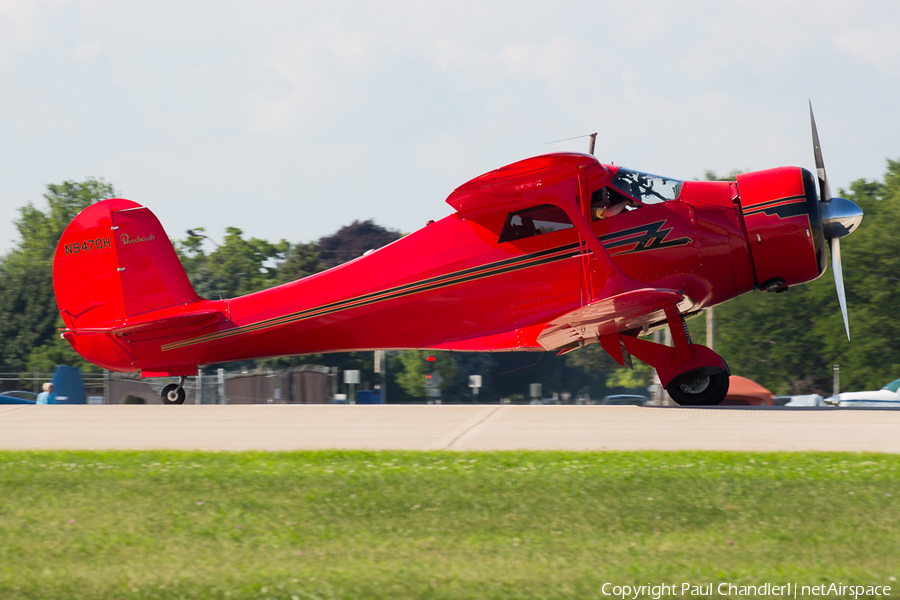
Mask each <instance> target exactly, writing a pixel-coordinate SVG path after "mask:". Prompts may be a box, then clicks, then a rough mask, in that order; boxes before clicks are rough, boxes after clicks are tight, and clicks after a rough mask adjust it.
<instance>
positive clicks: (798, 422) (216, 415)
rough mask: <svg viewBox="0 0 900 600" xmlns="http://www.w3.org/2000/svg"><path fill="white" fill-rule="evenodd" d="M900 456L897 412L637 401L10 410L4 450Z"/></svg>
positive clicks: (0, 415)
mask: <svg viewBox="0 0 900 600" xmlns="http://www.w3.org/2000/svg"><path fill="white" fill-rule="evenodd" d="M328 448H333V449H365V450H388V449H392V450H399V449H406V450H750V451H775V450H787V451H806V450H820V451H847V452H864V451H865V452H887V453H900V411H898V410H865V409H835V408H829V409H784V408H778V409H759V408H743V409H742V408H736V407H727V408H725V407H723V408H656V407H636V406H622V407H614V406H515V405H504V406H498V405H493V406H491V405H475V406H471V405H469V406H451V405H443V406H423V405H416V406H406V405H385V406H362V405H356V406H337V405H236V406H196V405H185V406H134V405H113V406H52V405H50V406H3V407H0V449H5V450H36V449H78V450H111V449H122V450H153V449H173V450H306V449H328Z"/></svg>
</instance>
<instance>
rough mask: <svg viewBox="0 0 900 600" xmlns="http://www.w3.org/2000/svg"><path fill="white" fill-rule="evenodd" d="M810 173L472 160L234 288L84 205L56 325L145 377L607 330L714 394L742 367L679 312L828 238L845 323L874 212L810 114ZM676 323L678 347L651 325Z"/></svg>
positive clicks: (798, 269) (631, 352)
mask: <svg viewBox="0 0 900 600" xmlns="http://www.w3.org/2000/svg"><path fill="white" fill-rule="evenodd" d="M810 118H811V120H812V129H813V146H814V152H815V159H816V167H817V172H818V181H819V190H820V194H819V196H818V197H817V194H816V189H815V183H814V176H813V175H812V174H811V173H810V172H809V171H806V170H804V169H801V168H799V167H783V168H777V169H769V170H765V171H757V172H753V173H745V174H743V175H738V176H737V182H706V181H702V182H698V181H692V182H682V181H679V180H676V179H671V178H667V177H658V176H655V175H650V174H646V173H641V172H638V171H633V170H630V169H626V168H624V167H618V166H613V165H604V164H601V163H599V162H598V161H597V160H596V159H595V158H594V157H593V156H590V155H584V154H573V153H557V154H547V155H544V156H537V157H534V158H529V159H527V160H523V161H520V162H517V163H514V164H511V165H508V166H506V167H502V168H500V169H497V170H495V171H491V172H490V173H486V174H484V175H482V176H480V177H477V178H475V179H473V180H471V181H469V182H468V183H465V184H463V185H462V186H460V187H459V188H457V189H456V190H455V191H454V192H453V193H452V194H450V197H449V198H447V202H448V203H449V204H450V206H452V207H453V208H454V210H455V212H454V213H453V214H451V215H450V216H448V217H446V218H444V219H441V220H440V221H437V222H429V223H428V225H426V226H425V227H424V228H422V229H420V230H419V231H416V232H415V233H412V234H410V235H407V236H405V237H403V238H401V239H399V240H397V241H395V242H393V243H391V244H389V245H387V246H385V247H383V248H380V249H378V250H375V251H370V252H367V253H366V254H365V255H363V256H361V257H359V258H357V259H355V260H352V261H350V262H348V263H345V264H343V265H340V266H338V267H335V268H333V269H330V270H328V271H324V272H322V273H318V274H315V275H312V276H310V277H306V278H304V279H300V280H298V281H294V282H291V283H287V284H284V285H280V286H278V287H275V288H272V289H268V290H264V291H261V292H256V293H253V294H248V295H246V296H242V297H239V298H232V299H228V300H205V299H203V298H200V297H199V296H197V293H196V292H195V291H194V289H193V287H192V286H191V284H190V282H189V281H188V278H187V275H186V274H185V271H184V268H183V267H182V265H181V263H180V262H179V260H178V257H177V255H176V253H175V250H174V249H173V247H172V245H171V243H170V242H169V238H168V236H167V235H166V233H165V231H164V230H163V228H162V226H161V225H160V223H159V221H158V220H157V219H156V217H155V216H154V215H153V213H151V212H150V210H148V209H147V208H145V207H143V206H141V205H139V204H137V203H135V202H132V201H130V200H124V199H119V198H116V199H111V200H105V201H103V202H98V203H96V204H93V205H91V206H89V207H87V208H86V209H84V210H83V211H82V212H81V213H80V214H79V215H78V216H77V217H76V218H75V219H74V220H73V221H72V223H71V224H70V225H69V226H68V227H67V228H66V230H65V232H64V233H63V235H62V238H61V239H60V242H59V245H58V247H57V248H56V254H55V257H54V263H53V285H54V289H55V292H56V299H57V303H58V305H59V308H60V312H61V314H62V316H63V320H64V321H65V325H66V329H65V331H64V332H63V333H62V336H63V337H64V338H65V339H67V340H68V341H69V342H70V343H71V344H72V346H73V347H74V348H75V350H76V351H78V353H79V354H81V356H83V357H84V358H86V359H87V360H89V361H91V362H93V363H95V364H97V365H99V366H101V367H104V368H106V369H110V370H112V371H122V372H138V371H139V372H140V373H141V375H142V376H144V377H160V376H180V377H181V379H180V382H179V383H178V384H171V385H169V386H166V388H165V389H164V390H163V394H162V395H163V400H164V402H166V403H170V404H181V403H183V402H184V398H185V392H184V389H183V387H182V386H183V384H184V381H185V377H186V376H189V375H194V374H196V372H197V368H198V367H199V366H202V365H205V364H211V363H222V362H228V361H237V360H246V359H252V358H261V357H268V356H281V355H292V354H306V353H317V352H340V351H351V350H373V349H406V348H419V349H425V348H427V349H433V350H461V351H475V352H495V351H509V350H520V351H556V352H568V351H571V350H574V349H577V348H579V347H581V346H584V345H586V344H593V343H599V344H600V345H601V346H602V347H603V349H604V350H605V351H606V352H608V353H609V354H610V355H611V356H612V357H613V358H614V359H615V360H616V361H617V362H618V363H619V364H620V365H625V364H630V361H631V356H635V357H637V358H639V359H640V360H642V361H644V362H646V363H648V364H649V365H651V366H652V367H654V368H655V369H656V371H657V373H658V375H659V379H660V381H661V383H662V385H663V386H665V388H666V390H667V391H668V392H669V394H670V396H671V397H672V398H673V399H674V400H675V401H676V402H678V403H679V404H683V405H714V404H718V403H720V402H721V401H722V399H723V398H724V397H725V394H726V392H727V391H728V376H729V369H728V365H727V364H726V363H725V361H724V360H723V359H722V358H721V357H720V356H719V355H717V354H716V353H715V352H713V351H712V350H710V349H709V348H707V347H705V346H702V345H699V344H694V343H692V342H691V337H690V333H689V332H688V328H687V326H686V324H685V317H686V316H689V315H691V314H694V313H697V312H699V311H702V310H703V309H705V308H708V307H711V306H714V305H716V304H720V303H722V302H725V301H726V300H729V299H731V298H734V297H736V296H738V295H740V294H744V293H746V292H749V291H751V290H754V289H760V290H766V291H770V292H773V291H774V292H781V291H784V290H786V289H787V288H788V286H791V285H797V284H801V283H805V282H808V281H811V280H813V279H816V278H817V277H819V276H820V275H822V273H823V272H824V271H825V268H826V266H827V256H826V247H827V246H829V245H830V246H831V252H832V257H833V259H832V260H833V271H834V274H835V283H836V287H837V291H838V297H839V299H840V304H841V310H842V313H843V316H844V323H845V327H847V336H848V339H849V335H850V334H849V326H848V325H847V313H846V301H845V299H844V290H843V282H842V277H841V262H840V245H839V243H840V242H839V240H840V238H841V237H843V236H846V235H847V234H849V233H851V232H852V231H853V230H854V229H855V228H856V227H857V226H858V225H859V223H860V221H861V220H862V211H861V210H860V209H859V208H858V207H857V206H856V205H855V204H853V203H852V202H850V201H849V200H845V199H842V198H832V197H831V193H830V191H829V187H828V180H827V178H826V176H825V169H824V163H823V161H822V154H821V151H820V148H819V141H818V135H817V133H816V127H815V120H814V118H813V117H812V108H810ZM663 326H668V327H669V330H670V331H671V334H672V340H673V346H672V347H669V346H664V345H661V344H656V343H653V342H651V341H648V340H646V339H641V338H640V337H638V336H639V335H641V334H645V333H647V332H649V331H651V330H654V329H656V328H660V327H663Z"/></svg>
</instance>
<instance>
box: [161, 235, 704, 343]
mask: <svg viewBox="0 0 900 600" xmlns="http://www.w3.org/2000/svg"><path fill="white" fill-rule="evenodd" d="M665 223H666V221H665V220H662V221H656V222H654V223H650V224H647V225H641V226H638V227H632V228H630V229H623V230H622V231H617V232H614V233H610V234H607V235H604V236H599V237H598V239H599V240H600V242H601V243H602V244H603V246H604V248H606V249H608V250H613V249H615V248H619V247H621V246H625V245H628V244H637V246H636V247H635V248H633V249H631V250H626V251H624V252H619V253H617V254H630V253H633V252H641V251H644V250H655V249H657V248H665V247H670V246H679V245H683V244H689V243H690V242H691V239H690V238H679V239H676V240H670V241H668V242H667V241H665V238H666V236H667V235H668V234H669V232H671V231H672V228H669V229H662V226H663V225H664V224H665ZM654 242H655V243H654ZM581 253H582V250H581V244H580V243H579V242H576V243H574V244H566V245H563V246H557V247H555V248H549V249H547V250H541V251H539V252H533V253H531V254H527V255H525V256H517V257H514V258H508V259H504V260H501V261H497V262H495V263H490V264H488V265H479V266H477V267H470V268H468V269H463V270H461V271H456V272H453V273H447V274H444V275H437V276H435V277H430V278H428V279H423V280H421V281H415V282H412V283H407V284H403V285H399V286H395V287H393V288H388V289H385V290H379V291H377V292H370V293H368V294H363V295H361V296H356V297H353V298H348V299H344V300H338V301H335V302H331V303H328V304H323V305H321V306H316V307H312V308H307V309H304V310H301V311H298V312H294V313H291V314H288V315H282V316H280V317H275V318H272V319H266V320H264V321H259V322H257V323H251V324H249V325H242V326H239V327H235V328H232V329H227V330H224V331H217V332H214V333H208V334H206V335H202V336H198V337H195V338H189V339H186V340H181V341H178V342H173V343H171V344H165V345H163V346H162V350H163V351H168V350H176V349H178V348H184V347H187V346H192V345H194V344H199V343H203V342H210V341H215V340H220V339H223V338H227V337H231V336H235V335H242V334H245V333H253V332H256V331H260V330H264V329H270V328H273V327H280V326H283V325H288V324H291V323H296V322H298V321H303V320H305V319H310V318H313V317H322V316H326V315H330V314H333V313H336V312H340V311H343V310H349V309H352V308H360V307H363V306H368V305H371V304H374V303H377V302H384V301H387V300H396V299H398V298H402V297H404V296H408V295H412V294H418V293H422V292H430V291H433V290H436V289H441V288H444V287H449V286H451V285H456V284H460V283H468V282H471V281H476V280H478V279H483V278H485V277H493V276H495V275H504V274H507V273H512V272H515V271H518V270H521V269H526V268H530V267H536V266H540V265H545V264H550V263H553V262H557V261H560V260H566V259H569V258H573V257H576V256H579V255H580V254H581Z"/></svg>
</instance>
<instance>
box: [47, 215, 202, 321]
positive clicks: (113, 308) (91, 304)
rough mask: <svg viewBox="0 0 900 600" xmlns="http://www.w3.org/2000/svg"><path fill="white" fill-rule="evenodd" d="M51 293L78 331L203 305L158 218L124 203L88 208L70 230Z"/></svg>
mask: <svg viewBox="0 0 900 600" xmlns="http://www.w3.org/2000/svg"><path fill="white" fill-rule="evenodd" d="M53 290H54V292H55V293H56V302H57V305H58V306H59V310H60V313H61V314H62V317H63V321H65V324H66V326H67V327H68V328H69V329H71V330H75V331H79V330H83V331H91V330H94V331H102V330H104V329H109V328H112V327H115V326H117V325H121V324H122V323H123V321H124V320H126V319H128V318H129V317H133V316H136V315H140V314H143V313H146V312H150V311H153V310H157V309H160V308H166V307H169V306H175V305H179V304H187V303H191V302H196V301H198V300H200V298H199V297H198V296H197V293H196V292H195V291H194V288H193V286H192V285H191V283H190V281H189V280H188V277H187V274H186V273H185V271H184V267H182V265H181V261H180V260H179V259H178V255H177V254H176V253H175V249H174V248H173V247H172V244H171V242H169V237H168V236H167V235H166V232H165V230H164V229H163V227H162V225H161V224H160V222H159V220H158V219H157V218H156V216H155V215H154V214H153V213H152V212H150V210H149V209H147V208H145V207H143V206H141V205H140V204H137V203H136V202H132V201H131V200H125V199H122V198H114V199H111V200H104V201H102V202H98V203H96V204H92V205H90V206H88V207H87V208H85V209H84V210H83V211H81V212H80V213H79V214H78V216H76V217H75V219H73V221H72V222H71V223H70V224H69V226H68V227H66V230H65V232H63V235H62V237H61V238H60V241H59V245H58V246H57V247H56V253H55V255H54V258H53Z"/></svg>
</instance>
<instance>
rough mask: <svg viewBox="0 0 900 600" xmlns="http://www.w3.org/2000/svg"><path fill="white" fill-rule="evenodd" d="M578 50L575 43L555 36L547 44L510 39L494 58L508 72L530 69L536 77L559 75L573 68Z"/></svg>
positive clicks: (556, 76)
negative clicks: (512, 40)
mask: <svg viewBox="0 0 900 600" xmlns="http://www.w3.org/2000/svg"><path fill="white" fill-rule="evenodd" d="M577 58H578V52H577V50H576V48H575V45H574V44H572V42H570V41H569V40H568V39H566V38H563V37H554V38H553V39H551V40H550V43H549V44H543V45H540V44H529V43H526V42H510V43H508V44H506V45H505V46H504V47H503V49H502V50H500V52H499V53H497V55H496V57H495V59H496V60H497V61H498V62H500V63H501V64H503V65H504V66H505V67H506V70H507V72H509V73H530V74H531V75H534V76H535V77H538V78H539V79H547V80H554V79H561V78H562V77H564V76H565V75H568V74H569V73H571V72H572V71H574V70H575V63H576V60H577Z"/></svg>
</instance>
